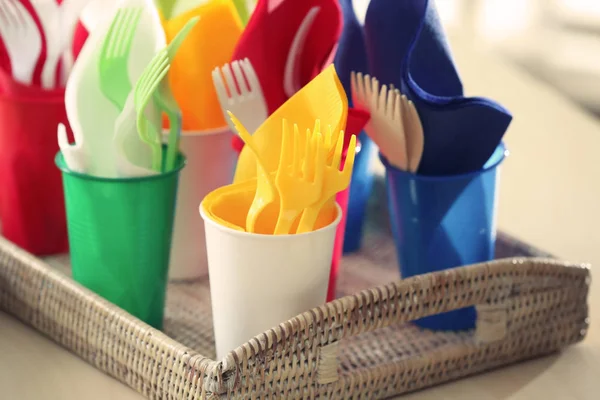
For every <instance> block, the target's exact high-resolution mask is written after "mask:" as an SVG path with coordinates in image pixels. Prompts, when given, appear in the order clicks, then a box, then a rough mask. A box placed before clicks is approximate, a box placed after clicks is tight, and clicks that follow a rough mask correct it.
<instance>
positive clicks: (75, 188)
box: [55, 152, 185, 329]
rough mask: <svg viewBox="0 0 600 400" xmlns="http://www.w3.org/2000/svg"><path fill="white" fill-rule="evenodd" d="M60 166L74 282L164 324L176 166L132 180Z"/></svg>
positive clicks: (180, 159)
mask: <svg viewBox="0 0 600 400" xmlns="http://www.w3.org/2000/svg"><path fill="white" fill-rule="evenodd" d="M55 162H56V165H57V166H58V168H59V169H60V170H61V171H62V178H63V187H64V191H65V204H66V212H67V228H68V232H69V246H70V251H71V268H72V272H73V279H75V280H76V281H77V282H79V283H80V284H82V285H83V286H85V287H87V288H88V289H90V290H92V291H94V292H96V293H97V294H99V295H100V296H102V297H104V298H105V299H107V300H108V301H110V302H112V303H114V304H116V305H117V306H119V307H121V308H122V309H124V310H125V311H127V312H129V313H130V314H132V315H134V316H136V317H137V318H139V319H141V320H142V321H144V322H146V323H147V324H149V325H151V326H153V327H155V328H157V329H162V324H163V315H164V305H165V295H166V285H167V276H168V268H169V256H170V251H171V236H172V232H173V220H174V216H175V199H176V196H177V185H178V181H179V173H180V171H181V169H182V168H183V167H184V166H185V157H184V156H183V155H182V154H179V156H178V160H177V163H176V167H175V169H173V170H172V171H169V172H165V173H162V174H157V175H151V176H145V177H135V178H101V177H96V176H90V175H85V174H80V173H76V172H73V171H71V170H70V169H69V168H68V167H67V165H66V163H65V161H64V159H63V156H62V154H61V153H60V152H59V153H58V154H57V155H56V158H55Z"/></svg>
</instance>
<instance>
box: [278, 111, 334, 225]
mask: <svg viewBox="0 0 600 400" xmlns="http://www.w3.org/2000/svg"><path fill="white" fill-rule="evenodd" d="M316 128H317V127H316V126H315V130H314V131H313V133H312V135H311V134H310V130H307V134H306V139H305V143H304V153H303V154H302V153H301V152H302V143H301V137H300V132H299V130H298V125H296V124H294V132H293V133H291V132H290V129H289V125H288V122H287V121H286V120H285V119H284V120H283V132H282V135H283V136H282V144H281V155H280V157H279V166H278V168H277V174H276V175H275V186H276V187H277V191H278V192H279V218H278V219H277V224H276V225H275V232H274V233H275V235H287V234H289V233H290V229H291V227H292V225H293V223H294V221H295V220H296V218H298V216H299V215H300V214H301V213H302V211H303V210H304V209H305V208H307V207H310V206H312V205H313V204H315V203H316V202H317V201H319V199H320V197H321V191H322V189H323V177H324V172H325V147H324V144H323V136H322V135H321V132H319V131H318V130H316Z"/></svg>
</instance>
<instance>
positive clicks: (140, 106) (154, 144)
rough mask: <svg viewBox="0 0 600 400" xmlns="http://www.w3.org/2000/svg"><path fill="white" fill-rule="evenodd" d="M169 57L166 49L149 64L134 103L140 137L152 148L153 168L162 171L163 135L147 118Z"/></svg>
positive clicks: (140, 80) (138, 87)
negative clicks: (150, 104)
mask: <svg viewBox="0 0 600 400" xmlns="http://www.w3.org/2000/svg"><path fill="white" fill-rule="evenodd" d="M169 68H170V64H169V57H168V55H167V52H166V50H163V51H161V52H160V53H158V54H157V55H156V57H155V58H154V59H153V60H152V61H151V62H150V64H148V66H147V67H146V70H145V71H144V72H143V73H142V76H140V79H139V80H138V81H137V83H136V85H135V91H134V103H135V111H136V113H137V129H138V133H139V135H140V139H142V141H143V142H144V143H146V144H147V145H148V146H150V148H151V149H152V169H154V170H155V171H160V170H161V166H162V150H161V143H162V142H161V137H160V134H159V132H158V131H157V130H156V127H154V126H149V125H151V122H150V121H148V119H147V118H146V115H145V112H146V106H147V105H148V103H149V102H150V101H151V100H152V98H153V97H154V92H155V91H156V89H158V86H159V85H160V83H161V81H162V80H163V78H164V77H165V76H166V75H167V72H168V71H169Z"/></svg>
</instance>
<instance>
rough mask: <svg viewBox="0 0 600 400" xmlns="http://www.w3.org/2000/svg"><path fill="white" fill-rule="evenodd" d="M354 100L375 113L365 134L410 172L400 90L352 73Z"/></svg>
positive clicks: (397, 164) (384, 152)
mask: <svg viewBox="0 0 600 400" xmlns="http://www.w3.org/2000/svg"><path fill="white" fill-rule="evenodd" d="M350 85H351V91H352V101H353V103H354V105H355V107H357V108H361V109H364V110H368V111H369V112H370V114H371V118H370V119H369V122H367V124H366V126H365V132H366V133H367V135H368V136H369V137H370V138H371V139H373V141H374V142H375V144H377V146H378V147H379V151H380V152H381V153H382V154H383V155H384V156H385V158H387V159H388V161H389V162H390V163H391V164H392V165H394V166H395V167H397V168H399V169H401V170H403V171H407V170H408V169H409V163H408V151H407V148H406V135H405V129H404V128H405V127H404V120H403V115H402V111H403V107H402V95H401V94H400V92H399V91H397V90H391V89H390V90H388V88H387V86H386V85H383V86H381V88H380V87H379V81H378V80H377V79H376V78H375V77H371V76H369V75H363V74H361V73H360V72H359V73H354V72H352V73H351V77H350Z"/></svg>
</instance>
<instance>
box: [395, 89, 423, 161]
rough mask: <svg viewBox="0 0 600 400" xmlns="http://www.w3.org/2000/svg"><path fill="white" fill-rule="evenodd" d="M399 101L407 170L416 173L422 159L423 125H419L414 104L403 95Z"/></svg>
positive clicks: (419, 121) (419, 120)
mask: <svg viewBox="0 0 600 400" xmlns="http://www.w3.org/2000/svg"><path fill="white" fill-rule="evenodd" d="M398 93H399V92H398ZM401 101H402V119H403V124H404V134H405V135H406V151H407V154H408V170H409V171H410V172H412V173H416V172H417V170H418V169H419V165H420V164H421V158H422V157H423V146H424V141H425V138H424V136H423V125H421V119H420V118H419V113H418V112H417V109H416V108H415V105H414V103H413V102H412V101H410V100H408V99H407V98H406V96H404V95H402V97H401Z"/></svg>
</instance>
